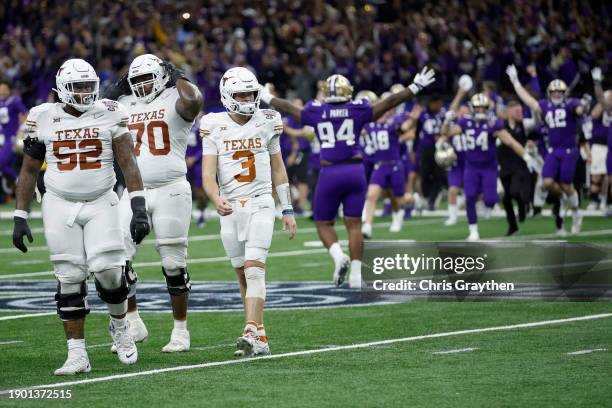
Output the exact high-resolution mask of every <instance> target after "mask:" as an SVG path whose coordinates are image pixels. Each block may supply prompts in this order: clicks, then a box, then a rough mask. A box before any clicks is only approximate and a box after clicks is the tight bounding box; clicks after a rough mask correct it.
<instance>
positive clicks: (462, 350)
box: [431, 347, 478, 355]
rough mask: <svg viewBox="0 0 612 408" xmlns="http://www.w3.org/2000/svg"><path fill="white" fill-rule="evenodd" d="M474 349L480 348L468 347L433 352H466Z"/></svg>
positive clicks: (439, 353) (434, 352)
mask: <svg viewBox="0 0 612 408" xmlns="http://www.w3.org/2000/svg"><path fill="white" fill-rule="evenodd" d="M474 350H478V347H468V348H462V349H454V350H444V351H433V352H432V353H431V354H436V355H442V354H454V353H465V352H467V351H474Z"/></svg>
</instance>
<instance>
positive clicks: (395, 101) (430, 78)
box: [372, 67, 436, 120]
mask: <svg viewBox="0 0 612 408" xmlns="http://www.w3.org/2000/svg"><path fill="white" fill-rule="evenodd" d="M435 75H436V73H435V72H434V70H433V69H429V68H427V67H425V68H423V70H422V71H421V72H419V73H417V74H416V75H415V76H414V79H413V81H412V83H411V84H410V85H408V87H407V88H406V89H404V90H402V91H400V92H398V93H395V94H392V95H390V96H388V97H386V98H385V99H380V100H378V101H376V102H374V103H373V104H372V120H376V119H378V118H380V117H381V116H382V115H383V114H384V113H385V112H386V111H388V110H389V109H393V108H395V107H396V106H397V105H399V104H400V103H404V102H406V101H408V100H410V98H412V97H413V96H414V95H416V94H417V93H419V92H420V91H421V90H422V89H423V88H425V87H427V86H429V85H431V84H433V83H434V82H435V81H436V78H435Z"/></svg>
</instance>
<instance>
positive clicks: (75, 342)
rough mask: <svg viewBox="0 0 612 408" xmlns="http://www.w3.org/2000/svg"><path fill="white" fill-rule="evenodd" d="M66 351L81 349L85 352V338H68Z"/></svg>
mask: <svg viewBox="0 0 612 408" xmlns="http://www.w3.org/2000/svg"><path fill="white" fill-rule="evenodd" d="M66 343H68V351H69V352H70V351H82V352H83V353H84V352H85V339H68V340H67V341H66Z"/></svg>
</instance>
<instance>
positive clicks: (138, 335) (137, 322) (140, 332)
mask: <svg viewBox="0 0 612 408" xmlns="http://www.w3.org/2000/svg"><path fill="white" fill-rule="evenodd" d="M128 321H129V323H130V324H129V328H128V333H129V334H130V336H131V337H132V339H134V342H135V343H142V342H143V341H145V339H146V338H147V336H148V335H149V332H148V331H147V326H145V324H144V322H143V321H142V319H141V318H140V317H138V318H136V319H130V318H129V317H128ZM111 352H113V353H116V352H117V346H115V344H114V343H113V345H112V346H111Z"/></svg>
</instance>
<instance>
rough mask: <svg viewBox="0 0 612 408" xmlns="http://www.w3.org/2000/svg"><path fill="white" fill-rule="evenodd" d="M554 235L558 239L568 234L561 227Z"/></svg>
mask: <svg viewBox="0 0 612 408" xmlns="http://www.w3.org/2000/svg"><path fill="white" fill-rule="evenodd" d="M555 235H556V236H558V237H567V235H568V234H567V231H566V230H565V229H564V228H563V227H561V228H559V229H558V230H557V231H556V232H555Z"/></svg>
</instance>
